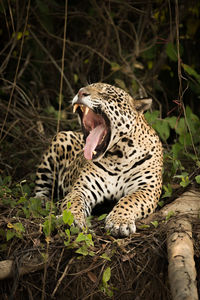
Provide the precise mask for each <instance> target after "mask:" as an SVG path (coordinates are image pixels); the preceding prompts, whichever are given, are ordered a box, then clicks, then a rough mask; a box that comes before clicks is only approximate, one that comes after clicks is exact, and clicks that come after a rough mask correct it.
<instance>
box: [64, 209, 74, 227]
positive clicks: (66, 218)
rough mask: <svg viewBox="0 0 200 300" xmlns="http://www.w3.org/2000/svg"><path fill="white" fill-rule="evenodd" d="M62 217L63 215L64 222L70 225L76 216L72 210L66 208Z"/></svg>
mask: <svg viewBox="0 0 200 300" xmlns="http://www.w3.org/2000/svg"><path fill="white" fill-rule="evenodd" d="M62 217H63V221H64V223H65V224H67V225H69V226H71V225H72V223H73V222H74V216H73V214H72V213H71V211H70V210H68V209H65V210H64V211H63V214H62Z"/></svg>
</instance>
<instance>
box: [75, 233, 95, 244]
mask: <svg viewBox="0 0 200 300" xmlns="http://www.w3.org/2000/svg"><path fill="white" fill-rule="evenodd" d="M75 241H76V242H77V243H79V242H83V241H84V242H85V243H86V245H87V246H88V247H89V246H94V242H93V240H92V235H91V234H90V233H89V234H84V233H83V232H80V233H79V235H78V236H77V238H76V240H75Z"/></svg>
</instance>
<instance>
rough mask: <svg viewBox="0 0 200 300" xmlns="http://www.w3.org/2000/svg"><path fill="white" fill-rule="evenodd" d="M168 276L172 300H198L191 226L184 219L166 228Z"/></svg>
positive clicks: (173, 222)
mask: <svg viewBox="0 0 200 300" xmlns="http://www.w3.org/2000/svg"><path fill="white" fill-rule="evenodd" d="M167 252H168V262H169V265H168V274H169V283H170V289H171V293H172V297H173V300H189V299H192V300H198V295H197V283H196V269H195V262H194V247H193V241H192V225H191V223H190V221H189V220H188V219H186V218H180V219H179V218H178V219H174V218H173V219H172V220H170V221H169V223H168V226H167Z"/></svg>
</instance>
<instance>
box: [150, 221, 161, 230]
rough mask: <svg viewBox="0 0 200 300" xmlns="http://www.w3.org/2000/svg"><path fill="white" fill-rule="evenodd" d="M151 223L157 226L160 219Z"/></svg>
mask: <svg viewBox="0 0 200 300" xmlns="http://www.w3.org/2000/svg"><path fill="white" fill-rule="evenodd" d="M151 224H152V225H153V226H154V227H155V228H157V227H158V225H159V223H158V221H153V222H151Z"/></svg>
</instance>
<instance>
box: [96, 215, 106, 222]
mask: <svg viewBox="0 0 200 300" xmlns="http://www.w3.org/2000/svg"><path fill="white" fill-rule="evenodd" d="M107 215H108V214H103V215H101V216H99V217H98V221H102V220H104V219H105V218H106V217H107Z"/></svg>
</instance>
